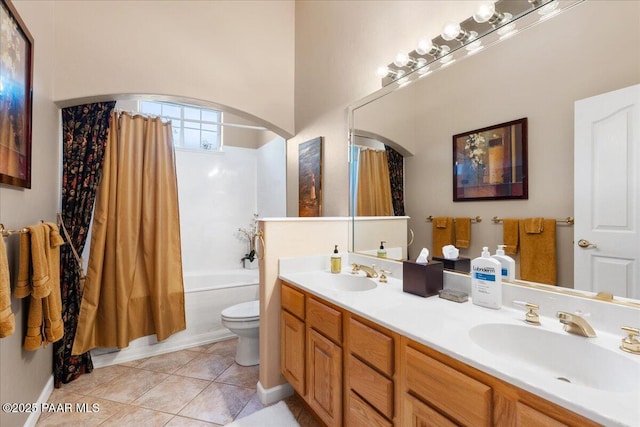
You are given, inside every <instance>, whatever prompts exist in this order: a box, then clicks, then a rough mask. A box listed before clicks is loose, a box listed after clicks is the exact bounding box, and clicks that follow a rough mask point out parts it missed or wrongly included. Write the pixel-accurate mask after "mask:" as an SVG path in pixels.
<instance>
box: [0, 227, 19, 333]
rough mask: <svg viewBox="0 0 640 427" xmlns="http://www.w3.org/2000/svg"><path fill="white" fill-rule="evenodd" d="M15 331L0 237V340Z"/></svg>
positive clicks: (0, 237) (3, 249) (9, 281)
mask: <svg viewBox="0 0 640 427" xmlns="http://www.w3.org/2000/svg"><path fill="white" fill-rule="evenodd" d="M15 329H16V318H15V316H14V314H13V311H11V280H10V277H9V261H8V260H7V248H6V246H5V244H4V237H2V236H0V338H4V337H8V336H9V335H11V334H12V333H13V331H15Z"/></svg>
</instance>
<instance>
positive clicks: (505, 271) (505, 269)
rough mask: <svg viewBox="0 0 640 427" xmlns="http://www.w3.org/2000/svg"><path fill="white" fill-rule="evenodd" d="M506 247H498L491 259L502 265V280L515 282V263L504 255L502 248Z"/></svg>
mask: <svg viewBox="0 0 640 427" xmlns="http://www.w3.org/2000/svg"><path fill="white" fill-rule="evenodd" d="M506 246H507V245H498V249H497V250H496V254H495V255H492V256H491V257H492V258H495V259H497V260H498V261H500V264H502V278H503V279H508V280H515V278H516V262H515V260H514V259H513V258H511V257H510V256H508V255H505V254H504V248H506Z"/></svg>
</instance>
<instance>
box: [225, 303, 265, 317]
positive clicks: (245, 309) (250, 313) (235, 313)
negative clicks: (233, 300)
mask: <svg viewBox="0 0 640 427" xmlns="http://www.w3.org/2000/svg"><path fill="white" fill-rule="evenodd" d="M222 317H223V318H224V319H225V320H230V321H234V320H235V321H245V322H246V321H252V320H259V319H260V301H259V300H255V301H248V302H242V303H240V304H236V305H233V306H231V307H228V308H225V309H224V310H222Z"/></svg>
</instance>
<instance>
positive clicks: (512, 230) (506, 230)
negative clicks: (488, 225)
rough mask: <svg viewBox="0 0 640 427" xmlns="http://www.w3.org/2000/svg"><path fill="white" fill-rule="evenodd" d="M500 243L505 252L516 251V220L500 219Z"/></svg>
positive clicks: (513, 252)
mask: <svg viewBox="0 0 640 427" xmlns="http://www.w3.org/2000/svg"><path fill="white" fill-rule="evenodd" d="M502 244H503V245H505V246H506V247H505V248H504V253H505V254H510V255H513V254H516V253H518V220H517V219H514V218H505V219H503V220H502Z"/></svg>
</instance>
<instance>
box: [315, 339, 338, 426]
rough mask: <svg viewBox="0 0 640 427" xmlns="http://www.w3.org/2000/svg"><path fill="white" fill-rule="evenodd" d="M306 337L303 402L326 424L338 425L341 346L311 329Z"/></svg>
mask: <svg viewBox="0 0 640 427" xmlns="http://www.w3.org/2000/svg"><path fill="white" fill-rule="evenodd" d="M308 332H309V333H308V339H307V403H308V404H309V406H310V407H311V409H313V410H314V411H315V413H316V415H318V416H319V417H320V419H321V420H322V421H323V422H324V423H325V424H326V425H328V426H340V425H342V348H340V347H339V346H338V345H336V344H334V343H333V342H332V341H331V340H329V339H327V338H325V337H324V336H323V335H321V334H320V333H318V332H316V331H315V330H314V329H309V331H308Z"/></svg>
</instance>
